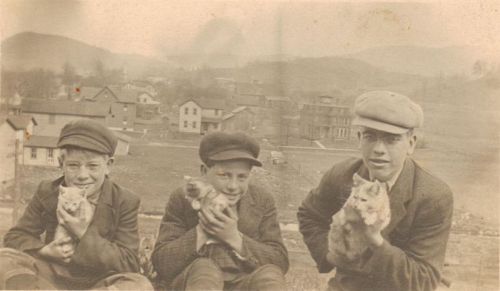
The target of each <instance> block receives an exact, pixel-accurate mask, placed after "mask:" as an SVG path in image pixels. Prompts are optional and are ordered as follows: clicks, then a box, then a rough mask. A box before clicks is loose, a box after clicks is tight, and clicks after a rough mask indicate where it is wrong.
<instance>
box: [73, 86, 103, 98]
mask: <svg viewBox="0 0 500 291" xmlns="http://www.w3.org/2000/svg"><path fill="white" fill-rule="evenodd" d="M102 90H103V88H102V87H90V86H84V87H80V93H78V94H76V96H78V97H79V98H81V99H93V98H94V97H95V96H97V94H98V93H100V92H101V91H102Z"/></svg>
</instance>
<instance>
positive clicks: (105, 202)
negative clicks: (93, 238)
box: [90, 178, 115, 236]
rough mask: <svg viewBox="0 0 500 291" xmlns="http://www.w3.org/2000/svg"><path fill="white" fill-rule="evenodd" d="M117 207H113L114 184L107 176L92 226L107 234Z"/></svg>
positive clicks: (102, 233)
mask: <svg viewBox="0 0 500 291" xmlns="http://www.w3.org/2000/svg"><path fill="white" fill-rule="evenodd" d="M114 218H115V209H114V208H113V186H112V183H111V181H110V180H109V179H108V178H106V179H105V180H104V183H103V185H102V192H101V196H100V197H99V200H98V202H97V205H96V209H95V213H94V217H93V219H92V222H91V224H90V227H97V228H98V230H99V232H100V233H101V235H103V236H104V235H106V234H107V233H108V232H109V230H110V229H111V228H112V225H113V224H114Z"/></svg>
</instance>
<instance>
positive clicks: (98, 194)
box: [87, 187, 102, 206]
mask: <svg viewBox="0 0 500 291" xmlns="http://www.w3.org/2000/svg"><path fill="white" fill-rule="evenodd" d="M101 192H102V187H101V189H99V191H97V192H96V193H94V194H92V195H89V196H87V200H88V201H89V202H90V204H92V205H94V206H96V205H97V202H98V201H99V197H101Z"/></svg>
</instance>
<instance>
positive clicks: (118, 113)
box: [82, 86, 137, 131]
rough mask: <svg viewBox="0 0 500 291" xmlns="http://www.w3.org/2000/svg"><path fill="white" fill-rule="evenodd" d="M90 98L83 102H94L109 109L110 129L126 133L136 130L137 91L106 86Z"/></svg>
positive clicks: (107, 119) (107, 124)
mask: <svg viewBox="0 0 500 291" xmlns="http://www.w3.org/2000/svg"><path fill="white" fill-rule="evenodd" d="M90 96H91V95H86V97H85V99H82V101H87V102H88V103H90V102H94V103H95V104H98V105H99V106H103V107H105V108H107V109H108V111H107V113H106V121H105V124H106V126H107V127H108V128H110V129H114V130H125V131H133V130H134V124H135V118H136V110H137V108H136V100H137V99H136V98H137V91H136V90H133V89H126V88H119V87H109V86H106V87H104V88H102V89H101V90H100V91H99V92H98V93H97V94H95V95H94V96H91V97H90ZM82 103H83V102H82Z"/></svg>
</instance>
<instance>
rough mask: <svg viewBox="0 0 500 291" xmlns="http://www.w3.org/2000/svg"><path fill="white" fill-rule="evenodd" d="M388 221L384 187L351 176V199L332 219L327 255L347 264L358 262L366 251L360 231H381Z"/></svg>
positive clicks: (385, 186)
mask: <svg viewBox="0 0 500 291" xmlns="http://www.w3.org/2000/svg"><path fill="white" fill-rule="evenodd" d="M358 213H359V215H358ZM390 220H391V212H390V203H389V196H388V194H387V184H385V183H381V182H379V181H377V180H375V182H371V181H367V180H365V179H363V178H361V177H360V176H359V175H358V174H354V176H353V187H352V190H351V195H350V196H349V198H348V199H347V201H346V203H345V204H344V206H343V207H342V209H340V210H339V211H338V212H337V213H335V214H334V215H333V217H332V224H331V227H330V234H329V236H328V238H329V241H328V246H329V250H330V252H331V253H332V254H333V255H334V256H339V255H343V256H345V257H347V259H348V260H349V261H353V260H355V259H357V258H359V257H360V256H361V255H362V254H363V253H364V252H365V251H366V250H367V249H368V242H367V241H366V239H365V236H364V234H363V233H362V231H363V229H362V228H363V227H364V226H366V225H373V224H375V223H377V224H380V225H381V229H384V228H386V227H387V225H388V224H389V222H390ZM363 224H364V225H363Z"/></svg>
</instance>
